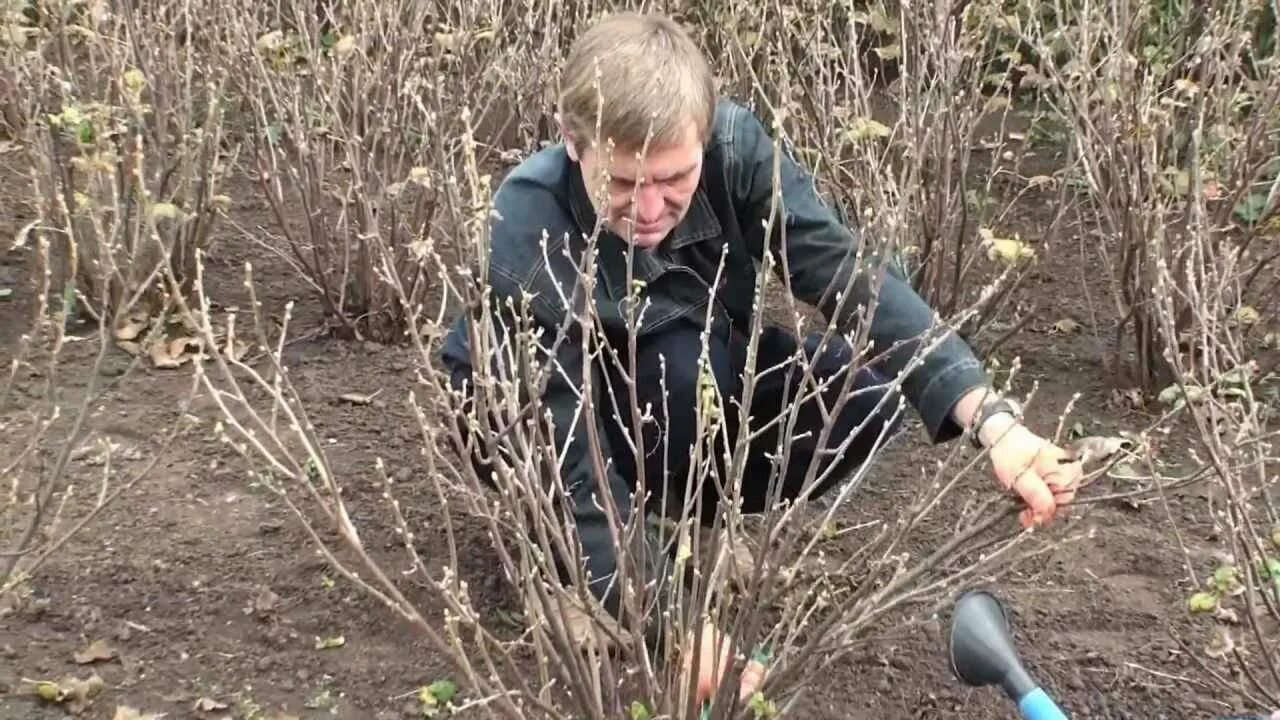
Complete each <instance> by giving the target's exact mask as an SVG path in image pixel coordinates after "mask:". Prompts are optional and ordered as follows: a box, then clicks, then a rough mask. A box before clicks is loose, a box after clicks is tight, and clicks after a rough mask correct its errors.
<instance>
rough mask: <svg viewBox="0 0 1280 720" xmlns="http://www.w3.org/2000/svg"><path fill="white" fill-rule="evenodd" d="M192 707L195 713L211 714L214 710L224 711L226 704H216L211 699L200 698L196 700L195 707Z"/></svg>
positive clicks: (215, 701) (216, 702)
mask: <svg viewBox="0 0 1280 720" xmlns="http://www.w3.org/2000/svg"><path fill="white" fill-rule="evenodd" d="M193 707H194V708H195V710H196V712H213V711H215V710H226V709H227V704H226V703H223V702H218V701H217V700H214V699H213V698H207V697H202V698H200V699H198V700H196V702H195V705H194V706H193Z"/></svg>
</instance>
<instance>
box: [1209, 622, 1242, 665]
mask: <svg viewBox="0 0 1280 720" xmlns="http://www.w3.org/2000/svg"><path fill="white" fill-rule="evenodd" d="M1235 647H1236V644H1235V641H1234V640H1232V639H1231V633H1229V632H1227V630H1226V628H1223V627H1217V628H1215V629H1214V633H1213V638H1212V639H1211V640H1209V644H1208V645H1207V646H1205V649H1204V654H1205V655H1208V656H1209V657H1211V658H1222V657H1226V656H1227V655H1228V654H1230V653H1231V651H1232V650H1234V649H1235Z"/></svg>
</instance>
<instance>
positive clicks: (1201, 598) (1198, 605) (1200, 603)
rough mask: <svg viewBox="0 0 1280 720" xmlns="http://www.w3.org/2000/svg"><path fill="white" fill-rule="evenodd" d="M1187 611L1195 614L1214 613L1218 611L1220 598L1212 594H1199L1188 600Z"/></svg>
mask: <svg viewBox="0 0 1280 720" xmlns="http://www.w3.org/2000/svg"><path fill="white" fill-rule="evenodd" d="M1187 609H1188V610H1190V611H1191V612H1193V613H1202V612H1213V611H1214V610H1217V609H1218V596H1217V595H1215V594H1213V593H1211V592H1198V593H1196V594H1195V595H1192V596H1191V597H1190V598H1189V599H1188V600H1187Z"/></svg>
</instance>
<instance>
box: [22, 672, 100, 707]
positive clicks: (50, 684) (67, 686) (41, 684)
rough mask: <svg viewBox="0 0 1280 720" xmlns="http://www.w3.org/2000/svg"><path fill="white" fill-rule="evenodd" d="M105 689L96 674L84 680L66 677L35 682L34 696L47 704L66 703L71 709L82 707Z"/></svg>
mask: <svg viewBox="0 0 1280 720" xmlns="http://www.w3.org/2000/svg"><path fill="white" fill-rule="evenodd" d="M105 687H106V683H105V682H103V680H102V678H101V677H99V676H98V674H97V673H94V674H92V675H90V676H89V677H88V678H86V679H84V680H81V679H79V678H76V677H72V676H70V675H68V676H67V677H64V678H62V679H61V680H58V681H53V680H40V681H38V682H36V683H35V694H36V695H37V696H39V697H40V698H42V699H44V700H47V701H49V702H54V703H68V704H69V705H71V706H73V707H84V706H86V705H88V703H89V701H90V700H92V699H93V698H94V697H96V696H97V695H98V693H100V692H102V689H103V688H105Z"/></svg>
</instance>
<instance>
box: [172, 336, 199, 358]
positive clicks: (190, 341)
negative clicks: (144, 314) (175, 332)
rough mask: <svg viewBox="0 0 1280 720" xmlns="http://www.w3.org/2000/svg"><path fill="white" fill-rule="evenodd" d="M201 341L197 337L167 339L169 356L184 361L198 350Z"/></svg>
mask: <svg viewBox="0 0 1280 720" xmlns="http://www.w3.org/2000/svg"><path fill="white" fill-rule="evenodd" d="M201 345H202V343H201V342H200V339H199V338H194V337H180V338H176V339H174V340H170V341H169V357H171V358H175V359H179V360H182V361H183V362H186V360H187V359H188V358H189V357H192V356H194V355H195V354H196V353H199V352H200V347H201Z"/></svg>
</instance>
